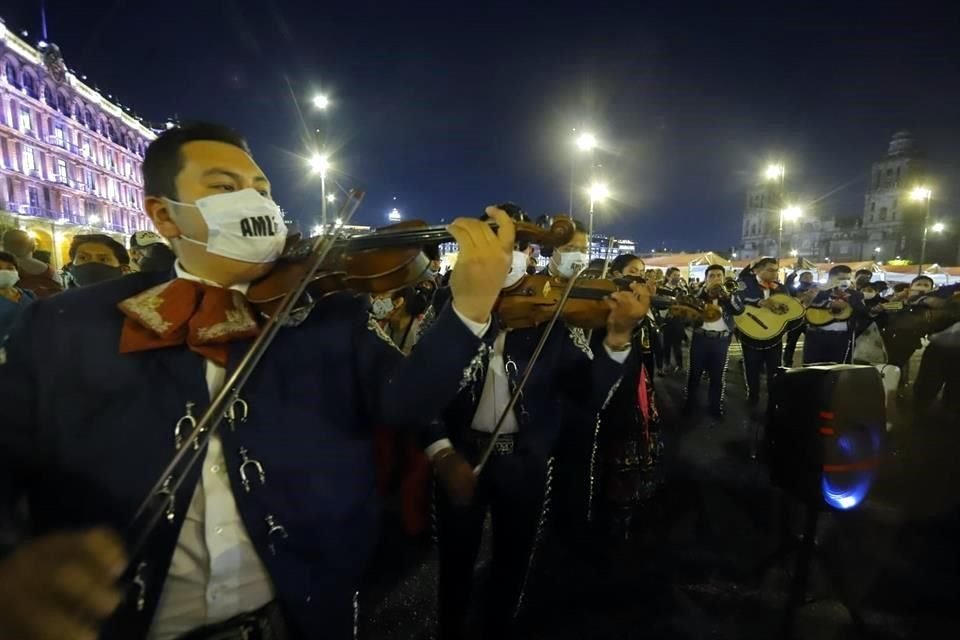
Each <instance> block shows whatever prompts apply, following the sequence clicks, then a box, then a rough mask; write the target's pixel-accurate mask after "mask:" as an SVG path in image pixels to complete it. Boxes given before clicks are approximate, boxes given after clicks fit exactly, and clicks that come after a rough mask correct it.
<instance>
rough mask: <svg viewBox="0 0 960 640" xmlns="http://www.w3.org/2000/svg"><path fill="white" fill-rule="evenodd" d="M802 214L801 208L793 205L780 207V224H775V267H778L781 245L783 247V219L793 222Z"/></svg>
mask: <svg viewBox="0 0 960 640" xmlns="http://www.w3.org/2000/svg"><path fill="white" fill-rule="evenodd" d="M802 215H803V209H801V208H800V207H798V206H796V205H794V206H790V207H784V208H783V209H780V224H779V225H777V265H778V266H777V268H778V269H779V268H780V267H779V265H780V257H781V255H782V253H783V252H782V250H781V247H783V221H784V220H788V221H790V222H793V221H795V220H797V219H799V218H800V216H802Z"/></svg>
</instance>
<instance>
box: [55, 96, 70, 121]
mask: <svg viewBox="0 0 960 640" xmlns="http://www.w3.org/2000/svg"><path fill="white" fill-rule="evenodd" d="M57 108H58V109H59V110H60V113H62V114H63V115H65V116H67V117H69V116H70V101H69V100H67V94H65V93H61V94H60V95H59V96H57Z"/></svg>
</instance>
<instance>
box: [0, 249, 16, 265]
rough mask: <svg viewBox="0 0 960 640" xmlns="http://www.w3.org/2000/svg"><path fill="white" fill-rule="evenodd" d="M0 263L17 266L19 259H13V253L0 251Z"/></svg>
mask: <svg viewBox="0 0 960 640" xmlns="http://www.w3.org/2000/svg"><path fill="white" fill-rule="evenodd" d="M0 261H3V262H9V263H10V264H12V265H14V266H16V265H17V259H16V258H14V257H13V254H12V253H7V252H6V251H0Z"/></svg>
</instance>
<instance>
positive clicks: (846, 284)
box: [837, 280, 851, 291]
mask: <svg viewBox="0 0 960 640" xmlns="http://www.w3.org/2000/svg"><path fill="white" fill-rule="evenodd" d="M850 284H851V282H850V281H849V280H838V281H837V289H840V290H841V291H846V290H847V289H849V288H850Z"/></svg>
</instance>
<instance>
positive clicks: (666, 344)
mask: <svg viewBox="0 0 960 640" xmlns="http://www.w3.org/2000/svg"><path fill="white" fill-rule="evenodd" d="M683 337H684V328H683V323H682V322H677V321H676V320H672V319H669V318H668V319H667V322H666V323H665V324H664V325H663V364H664V366H667V365H669V364H670V358H671V356H672V357H673V360H674V364H676V366H678V367H683Z"/></svg>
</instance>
